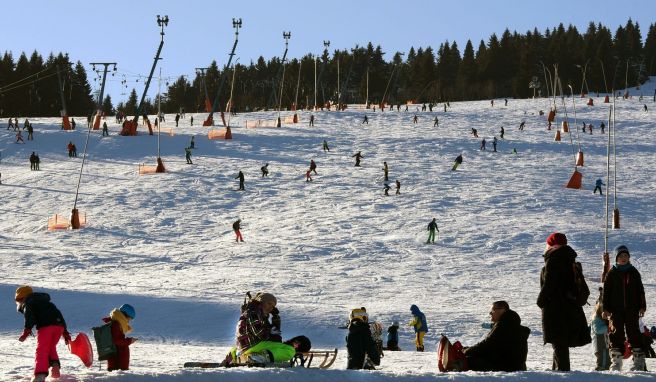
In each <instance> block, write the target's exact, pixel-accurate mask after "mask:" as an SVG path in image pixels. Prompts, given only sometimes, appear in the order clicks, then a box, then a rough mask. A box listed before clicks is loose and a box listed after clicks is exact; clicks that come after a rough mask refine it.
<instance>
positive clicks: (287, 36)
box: [273, 32, 292, 127]
mask: <svg viewBox="0 0 656 382" xmlns="http://www.w3.org/2000/svg"><path fill="white" fill-rule="evenodd" d="M282 38H284V39H285V54H283V56H282V62H281V64H282V67H281V68H282V78H281V79H280V98H279V99H278V102H277V104H278V122H277V124H276V126H277V127H280V126H281V123H280V122H281V121H280V109H282V89H283V86H284V85H285V60H286V59H287V46H288V44H289V39H290V38H292V32H282ZM275 90H276V89H275V88H274V89H273V91H274V93H275Z"/></svg>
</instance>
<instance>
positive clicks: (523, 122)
mask: <svg viewBox="0 0 656 382" xmlns="http://www.w3.org/2000/svg"><path fill="white" fill-rule="evenodd" d="M525 125H526V122H525V121H522V123H520V124H519V130H522V131H523V130H524V126H525Z"/></svg>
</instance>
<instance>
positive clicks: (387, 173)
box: [383, 162, 389, 182]
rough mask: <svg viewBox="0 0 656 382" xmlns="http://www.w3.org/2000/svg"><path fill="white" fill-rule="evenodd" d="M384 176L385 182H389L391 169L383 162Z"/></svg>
mask: <svg viewBox="0 0 656 382" xmlns="http://www.w3.org/2000/svg"><path fill="white" fill-rule="evenodd" d="M383 174H384V177H385V179H383V180H384V181H385V182H387V181H389V177H388V175H389V167H387V162H383Z"/></svg>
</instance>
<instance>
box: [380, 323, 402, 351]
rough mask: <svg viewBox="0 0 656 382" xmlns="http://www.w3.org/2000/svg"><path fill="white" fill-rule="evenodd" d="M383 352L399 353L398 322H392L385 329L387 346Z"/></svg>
mask: <svg viewBox="0 0 656 382" xmlns="http://www.w3.org/2000/svg"><path fill="white" fill-rule="evenodd" d="M384 350H389V351H400V350H401V348H399V322H398V321H394V322H392V325H391V326H390V327H389V328H387V346H386V347H385V349H384Z"/></svg>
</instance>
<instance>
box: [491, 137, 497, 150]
mask: <svg viewBox="0 0 656 382" xmlns="http://www.w3.org/2000/svg"><path fill="white" fill-rule="evenodd" d="M492 148H493V149H494V152H495V153H496V152H497V137H496V136H495V137H494V139H492Z"/></svg>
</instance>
